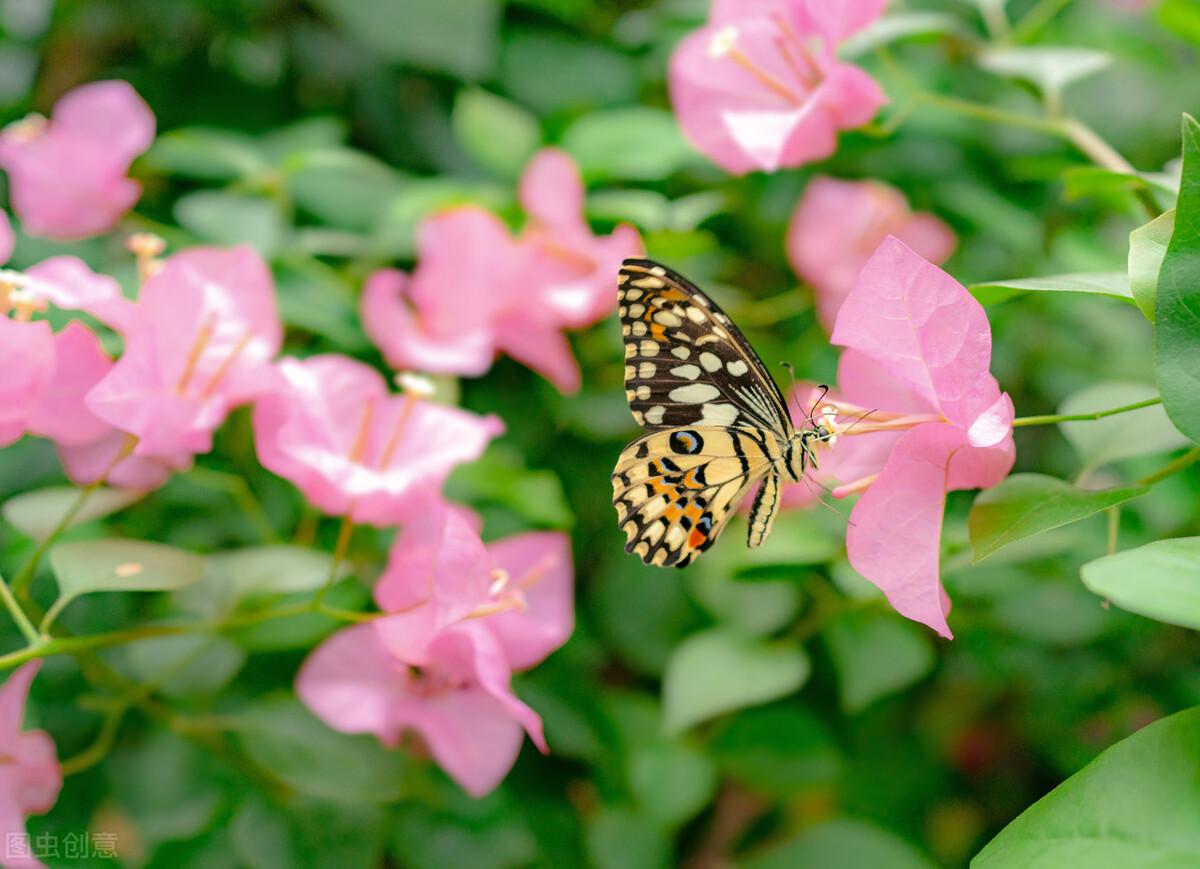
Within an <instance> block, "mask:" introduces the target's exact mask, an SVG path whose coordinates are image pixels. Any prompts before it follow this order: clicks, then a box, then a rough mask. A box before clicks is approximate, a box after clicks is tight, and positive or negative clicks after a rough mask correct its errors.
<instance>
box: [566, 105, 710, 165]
mask: <svg viewBox="0 0 1200 869" xmlns="http://www.w3.org/2000/svg"><path fill="white" fill-rule="evenodd" d="M561 144H562V147H563V149H564V150H565V151H567V153H569V154H570V155H571V156H572V157H574V158H575V159H576V160H577V161H578V162H579V168H580V170H581V171H582V172H583V174H584V177H585V178H589V179H594V180H609V179H614V178H616V179H621V180H632V181H658V180H661V179H663V178H667V177H669V176H670V175H672V174H674V173H675V172H676V171H678V170H679V169H682V168H683V167H685V166H687V165H689V164H691V163H694V162H696V155H695V152H693V151H692V149H691V147H690V146H689V145H688V143H687V142H686V141H685V140H684V138H683V134H682V133H681V132H680V131H679V125H678V124H677V123H676V122H675V116H674V115H672V114H671V113H670V112H666V111H663V110H662V109H653V108H649V107H648V106H635V107H629V108H620V109H608V110H605V111H599V112H592V113H591V114H587V115H584V116H583V117H581V118H580V119H579V120H577V121H575V123H573V124H571V126H570V127H568V128H567V131H566V132H565V133H563V137H562V143H561Z"/></svg>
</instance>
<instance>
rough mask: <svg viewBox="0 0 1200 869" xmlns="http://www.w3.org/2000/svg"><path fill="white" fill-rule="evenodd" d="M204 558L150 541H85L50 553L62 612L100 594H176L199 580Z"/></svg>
mask: <svg viewBox="0 0 1200 869" xmlns="http://www.w3.org/2000/svg"><path fill="white" fill-rule="evenodd" d="M204 563H205V559H204V557H203V556H200V555H197V554H195V553H194V552H186V551H184V550H182V549H176V548H174V547H173V546H164V545H163V544H161V543H149V542H147V541H144V540H80V541H73V542H70V543H60V544H58V545H57V546H55V547H54V548H52V549H51V550H50V566H51V567H52V568H53V569H54V575H55V577H56V578H57V580H58V589H59V596H60V600H59V602H58V603H56V604H55V606H56V607H57V608H59V609H61V608H62V606H65V605H66V602H68V601H71V600H74V599H75V598H77V597H79V595H81V594H89V593H91V592H94V591H171V590H173V589H177V588H183V587H184V586H185V585H190V584H191V583H193V582H199V581H200V578H201V577H202V576H203V575H204Z"/></svg>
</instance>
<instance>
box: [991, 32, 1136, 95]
mask: <svg viewBox="0 0 1200 869" xmlns="http://www.w3.org/2000/svg"><path fill="white" fill-rule="evenodd" d="M1110 63H1112V57H1111V56H1110V55H1109V54H1108V53H1106V52H1103V51H1096V50H1094V49H1090V48H1075V47H1071V46H1065V45H1064V46H1049V45H1045V46H1043V45H1039V46H1032V47H1021V48H993V49H989V50H987V51H985V52H983V53H982V54H981V55H980V56H979V65H980V66H982V67H983V68H984V69H986V70H988V71H989V72H994V73H996V74H997V75H1004V76H1009V77H1012V78H1020V79H1024V80H1025V81H1028V82H1032V83H1033V84H1035V85H1036V86H1037V87H1038V89H1039V90H1041V92H1042V93H1043V94H1044V95H1045V96H1046V98H1047V99H1048V100H1053V101H1057V100H1059V98H1060V97H1061V95H1062V92H1063V90H1064V89H1065V88H1066V87H1067V86H1068V85H1069V84H1071V83H1072V82H1076V81H1079V80H1080V79H1082V78H1086V77H1088V76H1090V75H1095V74H1096V73H1097V72H1099V71H1100V70H1102V69H1104V68H1105V67H1107V66H1108V65H1109V64H1110Z"/></svg>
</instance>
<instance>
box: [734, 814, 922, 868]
mask: <svg viewBox="0 0 1200 869" xmlns="http://www.w3.org/2000/svg"><path fill="white" fill-rule="evenodd" d="M742 866H743V867H744V869H792V867H800V866H814V867H815V866H829V867H834V866H845V867H851V866H854V867H859V866H861V867H868V866H869V867H871V869H934V864H933V863H932V862H930V861H929V860H928V859H927V858H926V857H925V856H924V855H922V854H921V852H919V851H917V850H916V849H915V848H913V847H912V846H911V845H909V844H908V843H907V842H905V841H904V840H903V839H901V838H900V837H898V836H895V835H893V834H892V833H889V832H887V831H886V830H883V829H880V828H879V827H877V826H875V825H874V824H871V823H869V822H867V821H859V820H856V819H854V818H836V819H834V820H832V821H825V822H824V823H821V824H817V825H815V826H812V827H809V828H808V829H806V830H804V831H803V832H802V833H800V834H799V835H797V836H795V837H793V838H791V839H788V840H787V841H784V842H781V843H779V844H777V845H771V846H770V847H768V848H765V849H762V850H760V851H758V852H757V853H756V854H755V856H754V857H753V858H751V859H750V860H747V861H746V862H745V863H743V864H742Z"/></svg>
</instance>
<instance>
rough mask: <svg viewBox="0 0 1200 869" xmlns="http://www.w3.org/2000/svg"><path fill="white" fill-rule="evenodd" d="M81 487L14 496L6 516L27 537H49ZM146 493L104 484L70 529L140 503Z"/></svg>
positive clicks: (7, 506) (75, 499) (77, 516)
mask: <svg viewBox="0 0 1200 869" xmlns="http://www.w3.org/2000/svg"><path fill="white" fill-rule="evenodd" d="M79 495H80V490H79V489H76V488H74V487H72V486H51V487H49V488H46V489H35V490H34V491H32V492H24V493H22V494H20V495H14V496H13V497H11V498H9V499H8V500H7V501H5V502H4V508H3V512H4V519H5V520H6V521H7V522H8V523H9V524H10V525H12V526H13V527H14V528H16V529H17V530H18V531H20V532H21V533H22V534H24V535H26V536H27V537H32V538H33V539H34V540H45V539H46V538H47V537H49V536H50V534H51V533H52V532H53V531H54V529H55V528H56V527H58V523H59V522H61V521H62V519H63V517H64V516H66V515H67V513H68V512H69V511H70V510H71V508H72V507H73V506H74V504H75V503H76V502H77V501H78V500H79ZM144 497H146V493H145V492H143V491H138V490H135V489H108V488H104V487H103V486H102V487H100V488H98V489H95V490H93V491H92V492H91V494H89V495H88V496H87V499H86V500H85V501H84V502H83V507H81V508H80V509H79V510H78V511H77V512H76V513H75V514H74V516H72V517H71V521H70V522H69V523H68V524H67V526H66V527H67V528H74V527H75V526H76V525H82V524H84V523H85V522H93V521H95V520H96V519H103V518H104V517H105V516H111V515H112V514H113V513H117V512H120V511H121V510H124V509H125V508H126V507H128V506H129V505H130V504H136V503H137V502H138V501H140V500H141V499H142V498H144Z"/></svg>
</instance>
